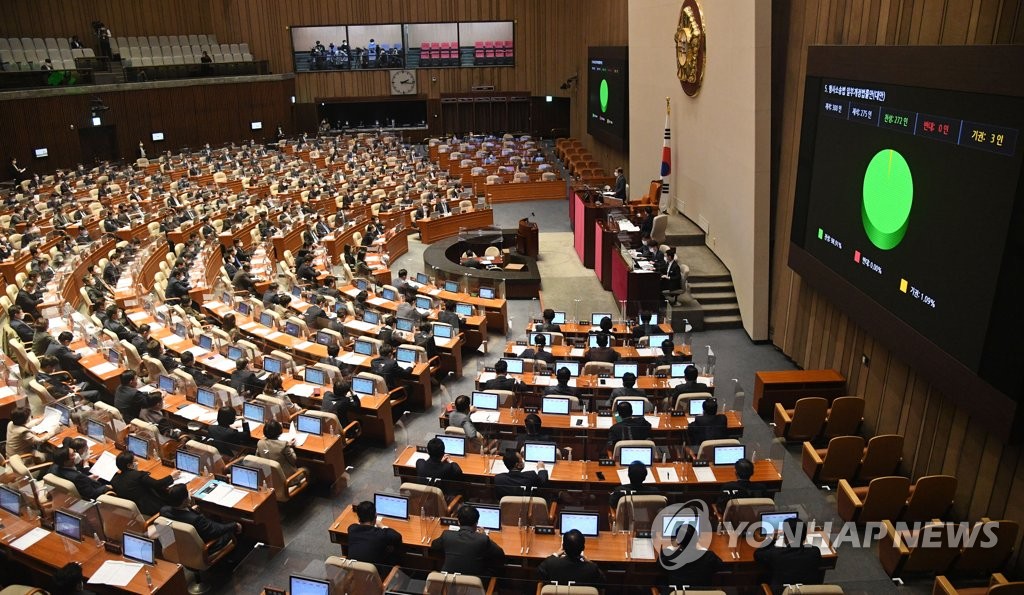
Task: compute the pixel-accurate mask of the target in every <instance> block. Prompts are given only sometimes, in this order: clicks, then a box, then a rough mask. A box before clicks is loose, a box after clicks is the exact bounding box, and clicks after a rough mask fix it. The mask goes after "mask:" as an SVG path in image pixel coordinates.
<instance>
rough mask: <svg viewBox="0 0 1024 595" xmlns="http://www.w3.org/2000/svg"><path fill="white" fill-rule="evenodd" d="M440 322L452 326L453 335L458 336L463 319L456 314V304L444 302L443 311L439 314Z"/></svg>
mask: <svg viewBox="0 0 1024 595" xmlns="http://www.w3.org/2000/svg"><path fill="white" fill-rule="evenodd" d="M437 320H438V322H443V323H445V324H447V325H451V327H452V330H453V331H454V332H453V334H458V332H459V329H460V328H461V327H462V319H461V318H459V315H458V314H456V313H455V302H452V301H450V300H445V301H444V302H442V305H441V311H440V312H438V313H437Z"/></svg>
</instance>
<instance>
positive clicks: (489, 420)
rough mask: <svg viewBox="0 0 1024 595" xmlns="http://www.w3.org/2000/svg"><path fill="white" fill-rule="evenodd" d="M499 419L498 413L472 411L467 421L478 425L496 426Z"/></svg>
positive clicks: (499, 414)
mask: <svg viewBox="0 0 1024 595" xmlns="http://www.w3.org/2000/svg"><path fill="white" fill-rule="evenodd" d="M500 418H501V413H500V412H498V411H474V412H473V413H471V414H470V415H469V419H470V420H472V421H473V422H474V423H478V424H496V423H498V420H499V419H500Z"/></svg>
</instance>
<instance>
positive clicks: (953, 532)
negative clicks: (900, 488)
mask: <svg viewBox="0 0 1024 595" xmlns="http://www.w3.org/2000/svg"><path fill="white" fill-rule="evenodd" d="M882 523H883V526H884V528H885V534H884V535H882V538H881V540H879V542H878V559H879V561H880V562H881V563H882V568H883V569H884V570H885V572H886V574H888V575H889V576H891V577H897V576H902V575H905V574H946V573H957V574H965V573H985V574H988V573H991V572H994V571H998V570H1002V569H1003V567H1005V566H1006V564H1007V562H1008V561H1009V559H1010V557H1011V555H1012V554H1013V548H1014V544H1015V543H1016V542H1017V534H1018V533H1019V531H1020V526H1019V525H1018V524H1017V523H1016V522H1014V521H1009V520H998V521H993V520H989V519H985V518H983V519H981V521H980V522H979V523H975V524H974V525H972V526H970V527H968V528H966V529H969V530H970V532H971V533H972V534H973V535H975V536H976V538H974V539H970V538H967V537H965V533H967V530H966V529H965V528H963V527H958V526H956V525H955V524H951V523H929V524H927V525H924V526H921V527H916V528H909V529H904V528H899V527H897V526H894V525H893V524H892V523H890V522H889V521H882ZM981 592H984V591H981Z"/></svg>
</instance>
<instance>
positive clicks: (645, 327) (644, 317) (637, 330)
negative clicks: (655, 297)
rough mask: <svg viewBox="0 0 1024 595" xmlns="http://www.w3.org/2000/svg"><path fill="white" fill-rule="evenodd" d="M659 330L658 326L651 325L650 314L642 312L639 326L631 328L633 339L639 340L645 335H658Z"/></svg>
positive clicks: (645, 311)
mask: <svg viewBox="0 0 1024 595" xmlns="http://www.w3.org/2000/svg"><path fill="white" fill-rule="evenodd" d="M660 332H661V329H659V328H658V325H656V324H651V313H650V312H648V311H647V310H644V311H643V312H641V313H640V324H638V325H636V326H635V327H633V338H634V339H639V338H640V337H646V336H647V335H653V334H655V333H660Z"/></svg>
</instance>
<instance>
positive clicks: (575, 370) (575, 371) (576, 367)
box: [550, 359, 580, 378]
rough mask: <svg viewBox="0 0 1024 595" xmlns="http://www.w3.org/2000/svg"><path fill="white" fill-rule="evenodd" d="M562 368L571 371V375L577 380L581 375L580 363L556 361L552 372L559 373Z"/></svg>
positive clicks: (563, 360)
mask: <svg viewBox="0 0 1024 595" xmlns="http://www.w3.org/2000/svg"><path fill="white" fill-rule="evenodd" d="M562 368H565V369H566V370H569V375H570V376H572V377H573V378H576V377H577V376H579V375H580V363H579V362H578V361H575V360H566V359H560V360H556V361H555V367H554V368H551V370H550V371H552V372H555V373H557V372H558V371H559V370H561V369H562Z"/></svg>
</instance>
